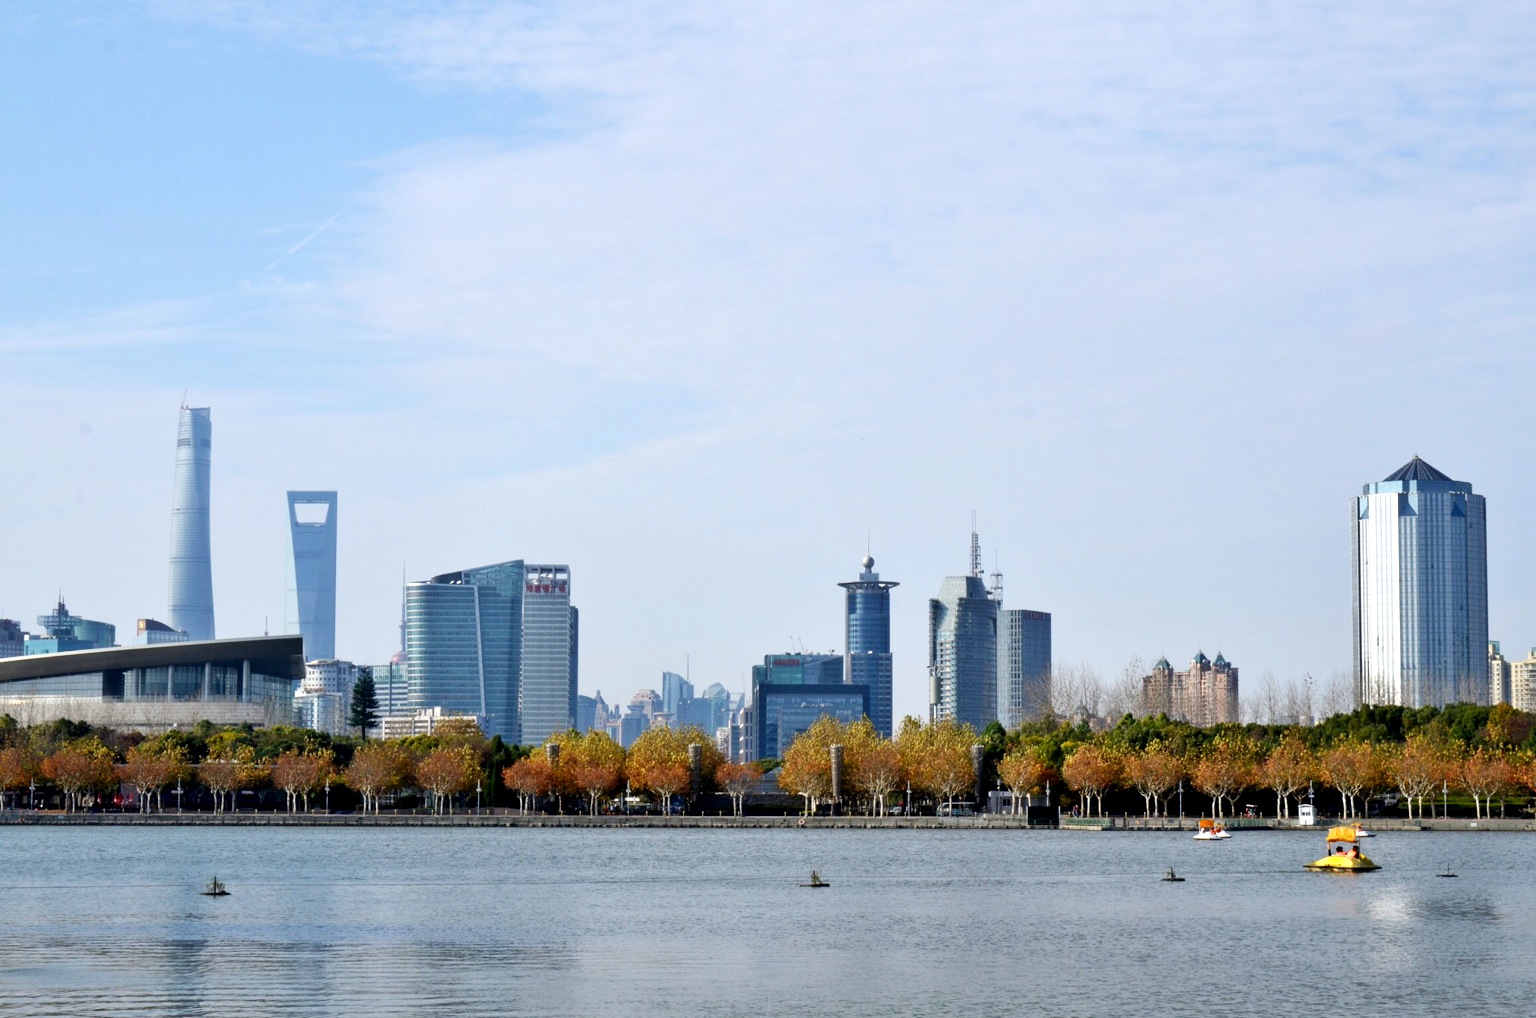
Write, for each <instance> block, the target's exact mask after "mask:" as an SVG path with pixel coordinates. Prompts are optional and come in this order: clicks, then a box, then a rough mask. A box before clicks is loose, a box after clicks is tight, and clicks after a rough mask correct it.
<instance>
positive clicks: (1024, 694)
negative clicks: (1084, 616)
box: [997, 608, 1051, 729]
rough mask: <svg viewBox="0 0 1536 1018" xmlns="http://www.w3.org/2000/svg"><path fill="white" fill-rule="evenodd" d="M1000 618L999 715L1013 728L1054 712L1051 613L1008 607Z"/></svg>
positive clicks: (999, 613) (999, 614)
mask: <svg viewBox="0 0 1536 1018" xmlns="http://www.w3.org/2000/svg"><path fill="white" fill-rule="evenodd" d="M998 617H999V622H1000V625H999V627H998V630H999V632H998V638H997V689H998V698H999V699H998V705H997V707H998V710H997V713H998V720H999V721H1001V722H1002V723H1003V727H1005V728H1010V729H1011V728H1017V727H1018V726H1019V725H1022V724H1024V723H1025V722H1026V721H1038V720H1039V719H1040V718H1042V717H1044V716H1046V715H1047V714H1048V713H1049V712H1050V710H1051V613H1050V612H1037V611H1031V610H1029V609H1027V608H1005V609H1000V610H999V612H998Z"/></svg>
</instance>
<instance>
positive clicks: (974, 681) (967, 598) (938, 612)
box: [928, 575, 998, 731]
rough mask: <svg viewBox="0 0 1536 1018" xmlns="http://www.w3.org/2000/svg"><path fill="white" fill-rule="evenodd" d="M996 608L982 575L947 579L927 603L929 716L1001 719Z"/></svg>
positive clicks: (976, 721)
mask: <svg viewBox="0 0 1536 1018" xmlns="http://www.w3.org/2000/svg"><path fill="white" fill-rule="evenodd" d="M997 608H998V603H997V601H996V600H994V599H993V597H992V594H991V592H990V591H989V590H988V589H987V586H986V584H985V583H984V582H983V581H982V578H981V577H980V576H979V575H972V576H950V577H947V578H945V580H944V583H943V585H942V586H941V587H940V588H939V596H938V597H936V598H933V599H932V600H930V601H929V602H928V683H929V687H928V710H929V719H930V720H932V721H944V720H951V721H958V722H961V723H963V724H969V725H971V726H972V727H974V728H975V729H976V730H977V731H980V730H981V729H983V728H985V727H986V726H987V725H988V724H990V723H992V722H993V721H996V720H997Z"/></svg>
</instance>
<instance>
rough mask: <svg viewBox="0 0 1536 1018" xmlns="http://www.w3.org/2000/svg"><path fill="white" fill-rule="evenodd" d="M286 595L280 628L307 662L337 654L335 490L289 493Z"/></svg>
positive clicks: (329, 657)
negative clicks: (298, 641)
mask: <svg viewBox="0 0 1536 1018" xmlns="http://www.w3.org/2000/svg"><path fill="white" fill-rule="evenodd" d="M288 552H289V554H288V596H287V599H286V601H285V602H284V608H283V631H284V632H285V633H298V634H300V635H301V636H303V637H304V655H305V657H306V658H308V659H309V660H311V661H318V660H326V659H331V658H334V657H335V656H336V492H334V491H290V492H289V493H288Z"/></svg>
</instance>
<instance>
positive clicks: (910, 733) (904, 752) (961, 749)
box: [896, 717, 976, 804]
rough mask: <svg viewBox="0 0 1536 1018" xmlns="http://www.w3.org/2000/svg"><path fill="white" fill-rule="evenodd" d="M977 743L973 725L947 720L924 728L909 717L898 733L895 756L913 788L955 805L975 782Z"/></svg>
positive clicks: (903, 722) (904, 720)
mask: <svg viewBox="0 0 1536 1018" xmlns="http://www.w3.org/2000/svg"><path fill="white" fill-rule="evenodd" d="M975 743H976V730H975V729H974V728H972V727H971V726H970V725H963V724H959V723H957V722H955V721H952V720H949V719H947V718H946V719H945V720H943V721H938V722H935V723H934V724H931V725H924V724H922V723H921V722H919V721H918V720H917V719H916V718H912V717H908V718H905V719H903V720H902V723H901V730H900V731H899V732H897V735H896V752H897V754H898V756H899V757H900V759H901V770H902V773H903V774H904V775H905V776H906V778H907V780H908V781H910V782H911V783H912V785H913V786H914V787H916V788H920V789H922V790H923V791H925V792H927V793H929V794H930V795H932V796H933V797H934V799H935V800H938V799H943V800H945V801H946V802H948V803H951V804H952V803H953V801H954V798H955V796H957V795H959V794H960V793H961V792H964V791H965V790H966V789H968V788H970V787H972V786H973V785H974V783H975V781H976V773H975V769H974V767H973V765H972V763H971V746H973V745H975Z"/></svg>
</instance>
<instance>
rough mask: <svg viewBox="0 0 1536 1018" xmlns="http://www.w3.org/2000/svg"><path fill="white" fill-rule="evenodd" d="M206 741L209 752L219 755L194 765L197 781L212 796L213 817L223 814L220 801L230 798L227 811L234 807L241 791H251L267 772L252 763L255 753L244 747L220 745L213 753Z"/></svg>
mask: <svg viewBox="0 0 1536 1018" xmlns="http://www.w3.org/2000/svg"><path fill="white" fill-rule="evenodd" d="M214 747H215V743H214V742H213V741H211V740H210V742H209V752H210V753H214V752H219V753H221V754H222V755H221V756H219V757H217V758H212V759H208V760H204V761H203V762H202V763H200V764H198V765H197V777H198V780H199V781H201V782H202V783H203V784H205V785H207V786H208V790H209V791H211V792H212V793H213V797H214V805H213V810H214V812H215V813H222V812H224V797H225V796H226V795H228V796H229V798H230V808H231V809H235V808H236V807H237V805H238V804H237V802H236V796H238V795H239V793H240V791H241V790H242V789H246V788H252V787H254V786H256V785H257V784H259V783H260V782H261V780H262V779H263V778H264V777H266V774H267V768H266V767H264V766H262V765H261V764H259V763H257V762H256V751H255V750H253V749H252V748H251V747H250V746H248V745H237V744H234V743H232V742H229V741H227V740H226V741H224V742H223V743H222V744H221V745H219V748H218V749H217V750H216V749H215V748H214Z"/></svg>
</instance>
